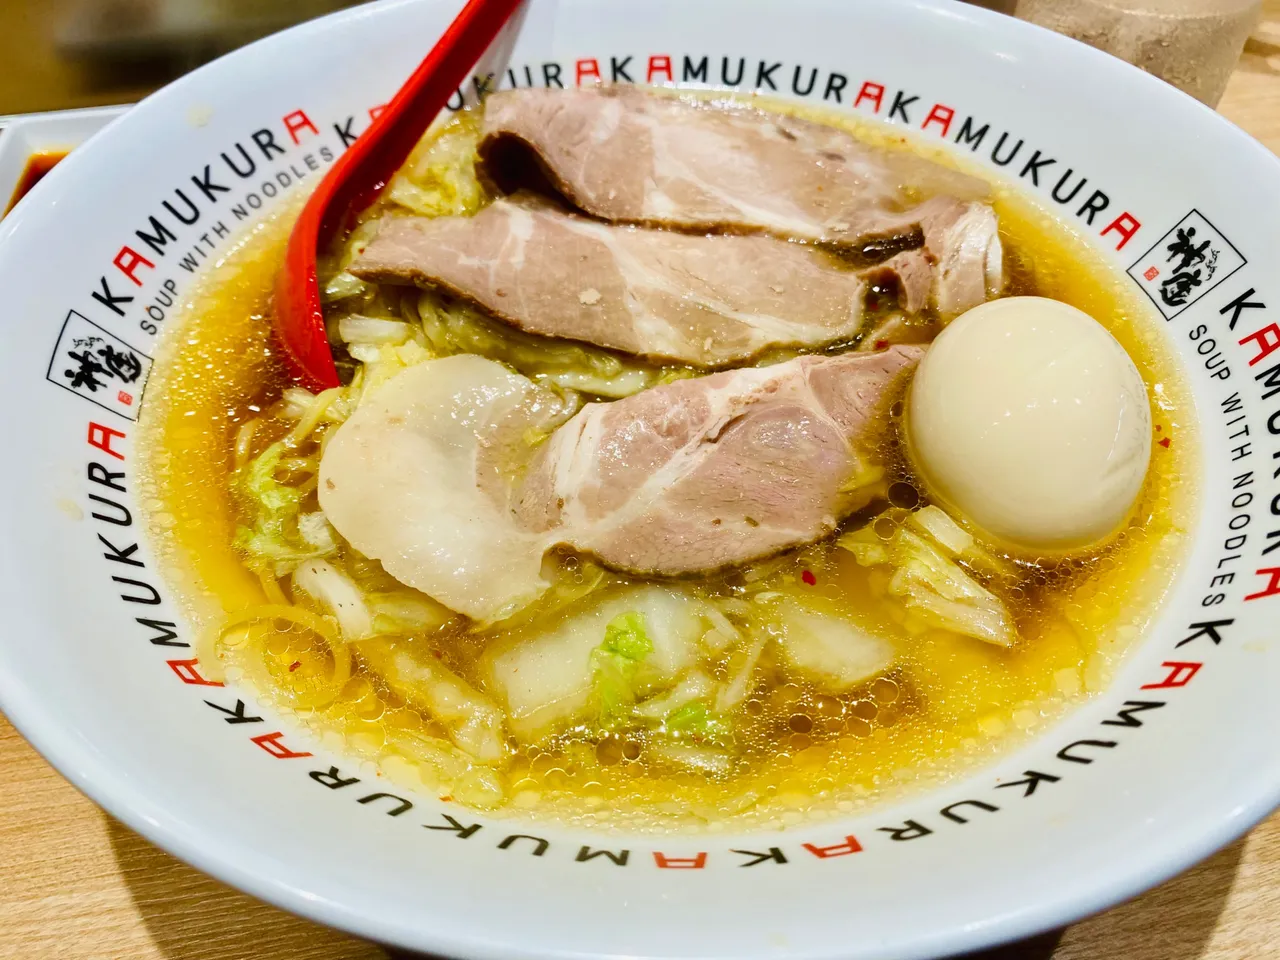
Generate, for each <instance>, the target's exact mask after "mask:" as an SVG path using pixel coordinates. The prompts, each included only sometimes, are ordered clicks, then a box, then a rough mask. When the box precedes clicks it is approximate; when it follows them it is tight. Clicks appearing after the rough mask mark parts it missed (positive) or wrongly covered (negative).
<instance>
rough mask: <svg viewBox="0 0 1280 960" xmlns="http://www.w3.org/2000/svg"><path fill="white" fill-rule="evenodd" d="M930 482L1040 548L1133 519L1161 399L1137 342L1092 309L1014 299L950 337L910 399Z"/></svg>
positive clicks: (1005, 535)
mask: <svg viewBox="0 0 1280 960" xmlns="http://www.w3.org/2000/svg"><path fill="white" fill-rule="evenodd" d="M907 438H908V446H909V449H910V455H911V458H912V461H913V462H914V465H915V467H916V470H917V471H918V473H919V474H920V477H921V479H922V480H923V482H924V484H925V486H926V487H927V488H928V490H929V492H930V493H931V494H932V495H933V496H934V497H936V498H937V499H938V500H940V501H941V502H942V504H943V505H944V506H946V507H948V508H949V509H951V510H952V511H954V512H956V513H958V514H960V515H962V516H963V517H965V518H967V519H968V520H969V521H970V522H971V523H972V524H975V525H976V526H977V527H979V528H981V529H982V530H984V531H986V533H987V534H989V535H990V536H991V537H993V538H995V539H996V540H998V541H1002V542H1003V543H1005V544H1006V545H1008V546H1010V547H1012V548H1014V549H1017V550H1021V551H1023V552H1032V553H1046V552H1047V553H1061V552H1069V551H1072V550H1075V549H1079V548H1083V547H1086V546H1090V545H1092V544H1095V543H1098V542H1100V541H1102V540H1104V539H1106V538H1107V537H1109V536H1110V535H1112V534H1113V533H1114V532H1116V531H1117V530H1118V529H1119V528H1120V527H1121V526H1122V525H1123V524H1124V522H1125V520H1126V519H1127V518H1128V516H1129V513H1130V511H1131V510H1132V509H1133V506H1134V503H1135V501H1136V500H1137V498H1138V495H1139V493H1140V492H1141V490H1142V485H1143V481H1144V479H1145V477H1146V473H1147V467H1148V464H1149V462H1150V459H1151V409H1150V406H1149V404H1148V402H1147V392H1146V388H1145V386H1144V384H1143V382H1142V377H1141V375H1140V374H1139V373H1138V370H1137V368H1136V367H1135V366H1134V364H1133V360H1132V359H1131V358H1130V357H1129V355H1128V354H1127V353H1126V352H1125V349H1124V347H1122V346H1121V345H1120V343H1119V342H1118V341H1117V340H1116V339H1115V337H1113V336H1112V335H1111V334H1110V333H1109V332H1108V331H1107V330H1106V328H1105V327H1103V326H1102V325H1101V324H1100V323H1098V322H1097V321H1096V320H1095V319H1093V318H1092V317H1090V316H1089V315H1088V314H1086V313H1084V312H1083V311H1081V310H1077V309H1076V308H1075V307H1072V306H1070V305H1068V304H1065V303H1060V302H1058V301H1056V300H1049V299H1046V298H1043V297H1008V298H1004V299H1000V300H992V301H990V302H988V303H984V304H982V305H981V306H978V307H975V308H973V309H972V310H969V311H968V312H967V313H965V314H963V315H961V316H960V317H958V318H957V319H955V320H954V321H952V322H951V324H950V325H948V326H947V328H946V329H945V330H944V331H943V332H942V333H941V334H940V335H939V336H938V338H937V339H936V340H935V341H934V343H933V345H932V346H931V347H930V348H929V352H928V353H927V354H926V355H925V358H924V360H923V361H922V362H921V364H920V367H919V370H918V371H917V372H916V375H915V380H914V382H913V383H912V385H911V392H910V397H909V400H908V404H907Z"/></svg>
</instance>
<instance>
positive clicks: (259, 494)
mask: <svg viewBox="0 0 1280 960" xmlns="http://www.w3.org/2000/svg"><path fill="white" fill-rule="evenodd" d="M285 451H286V447H285V444H284V443H283V442H277V443H273V444H272V445H271V446H269V447H267V449H266V450H264V451H262V453H260V454H258V456H257V457H255V458H254V459H252V460H250V461H249V462H248V463H247V464H246V465H245V466H243V467H241V468H240V469H239V470H237V471H236V473H235V474H234V475H233V480H232V483H233V486H234V487H235V489H236V491H237V492H238V493H239V495H240V498H241V500H242V501H243V502H244V504H245V506H246V507H247V508H248V509H247V512H248V513H249V515H250V517H251V520H250V522H249V523H248V524H242V525H241V526H239V527H238V528H237V529H236V537H235V544H236V546H237V547H239V548H240V549H241V550H242V551H243V552H244V553H245V555H246V559H247V562H248V564H249V566H250V568H251V569H254V570H270V571H275V570H277V569H278V567H279V565H281V564H286V565H288V564H296V563H300V562H302V561H303V560H313V559H318V558H320V557H326V556H329V555H330V554H332V553H333V552H334V548H332V547H324V546H317V545H315V544H312V543H308V542H307V541H306V540H305V539H303V537H302V536H301V534H300V533H299V532H298V514H299V512H300V509H301V507H302V499H303V496H304V493H303V490H302V489H301V488H299V487H295V486H291V485H289V484H287V483H282V482H281V481H280V480H278V479H276V470H277V468H279V467H280V465H281V461H282V460H283V459H284V454H285Z"/></svg>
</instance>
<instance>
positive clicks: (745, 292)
mask: <svg viewBox="0 0 1280 960" xmlns="http://www.w3.org/2000/svg"><path fill="white" fill-rule="evenodd" d="M350 269H351V272H352V273H354V274H355V275H356V276H358V277H361V278H362V279H365V280H371V281H375V282H380V283H414V284H418V285H420V286H423V287H426V288H428V289H438V290H443V291H445V292H447V293H450V294H453V295H455V296H459V297H462V298H463V299H465V300H468V301H470V302H472V303H474V304H476V305H477V306H479V307H481V308H482V309H484V310H486V311H488V312H489V313H491V314H493V315H494V316H496V317H498V318H499V319H501V320H504V321H505V322H507V323H510V324H511V325H513V326H515V327H518V328H520V329H522V330H526V331H528V332H530V333H537V334H542V335H544V336H550V337H566V338H569V339H573V340H582V341H586V342H588V343H594V344H596V345H598V346H602V347H609V348H612V349H614V350H620V351H623V352H625V353H632V354H637V355H640V356H646V357H650V358H654V359H659V360H666V361H677V362H681V363H688V364H692V365H694V366H701V367H717V366H723V365H726V364H730V363H735V362H741V361H744V360H747V359H750V358H751V357H753V356H755V355H756V354H758V353H760V352H761V351H763V350H765V349H767V348H769V347H780V346H789V347H806V348H819V347H823V346H826V345H827V344H830V343H833V342H836V341H839V340H849V339H852V338H853V337H854V335H855V334H857V332H858V329H859V328H860V327H861V326H862V322H863V315H864V307H865V297H866V292H867V284H866V282H865V281H864V280H863V279H862V277H861V276H859V274H858V273H857V272H856V271H854V270H851V269H848V268H842V267H840V266H838V265H836V264H835V263H834V258H833V257H831V256H830V255H828V254H825V253H823V252H821V251H819V250H814V249H811V248H808V247H805V246H803V245H801V244H795V243H787V242H786V241H782V240H775V239H773V238H772V237H765V236H712V237H705V236H690V235H688V234H683V233H675V232H672V231H668V230H648V229H643V228H636V227H620V226H614V225H611V224H604V223H600V222H598V221H595V220H589V219H587V218H586V217H580V216H575V215H573V214H570V213H567V212H565V211H564V210H562V209H560V208H559V207H556V206H553V205H552V204H550V203H548V202H546V201H543V200H540V199H538V198H537V197H536V196H533V195H530V194H522V195H518V196H516V197H514V198H511V199H507V200H499V201H497V202H496V203H493V204H491V205H490V206H488V207H486V208H485V209H483V210H481V211H480V212H479V213H478V214H476V215H475V216H474V217H442V218H439V219H434V220H433V219H425V218H418V217H400V218H389V219H388V220H387V221H385V222H384V224H383V225H382V227H381V229H380V230H379V231H378V234H377V236H376V237H375V238H374V240H373V242H372V243H370V244H369V246H368V247H367V248H366V249H365V252H364V254H363V255H362V256H361V257H360V258H359V259H358V260H356V261H355V262H354V263H353V264H352V266H351V268H350Z"/></svg>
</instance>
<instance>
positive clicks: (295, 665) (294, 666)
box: [289, 660, 302, 673]
mask: <svg viewBox="0 0 1280 960" xmlns="http://www.w3.org/2000/svg"><path fill="white" fill-rule="evenodd" d="M300 666H302V661H301V660H295V661H293V663H291V664H289V672H290V673H293V671H295V670H297V669H298V668H299V667H300Z"/></svg>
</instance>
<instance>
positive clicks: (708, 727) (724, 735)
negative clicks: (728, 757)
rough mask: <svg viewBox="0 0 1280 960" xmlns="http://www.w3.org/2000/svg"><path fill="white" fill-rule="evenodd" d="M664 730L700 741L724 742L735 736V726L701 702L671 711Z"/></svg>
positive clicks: (695, 701)
mask: <svg viewBox="0 0 1280 960" xmlns="http://www.w3.org/2000/svg"><path fill="white" fill-rule="evenodd" d="M662 729H663V731H664V732H666V733H668V734H675V735H677V736H687V737H691V738H692V739H694V740H699V741H706V740H714V741H719V742H723V741H725V740H727V739H728V738H729V737H731V736H732V735H733V724H732V723H730V722H729V721H728V720H727V719H725V718H724V717H722V716H720V715H719V714H716V713H713V712H712V711H711V710H710V709H709V708H708V707H707V705H706V704H705V703H703V702H702V701H700V700H694V701H693V702H691V703H686V704H685V705H684V706H683V707H680V708H679V709H677V710H673V711H671V713H669V714H668V715H667V719H666V720H665V721H663V724H662Z"/></svg>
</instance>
